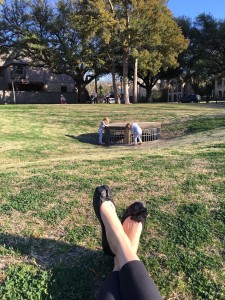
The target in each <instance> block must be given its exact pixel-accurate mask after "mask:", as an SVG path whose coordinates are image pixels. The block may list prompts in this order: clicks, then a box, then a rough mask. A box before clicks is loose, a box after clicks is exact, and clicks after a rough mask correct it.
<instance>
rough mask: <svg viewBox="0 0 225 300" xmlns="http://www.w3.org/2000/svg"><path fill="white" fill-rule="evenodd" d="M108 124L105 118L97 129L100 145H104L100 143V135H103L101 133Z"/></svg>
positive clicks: (107, 119)
mask: <svg viewBox="0 0 225 300" xmlns="http://www.w3.org/2000/svg"><path fill="white" fill-rule="evenodd" d="M108 124H109V118H107V117H105V118H104V119H102V121H101V122H100V124H99V128H98V134H99V138H98V143H99V144H100V145H103V144H104V143H103V142H102V135H103V131H104V129H105V127H107V125H108Z"/></svg>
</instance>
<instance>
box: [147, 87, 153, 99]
mask: <svg viewBox="0 0 225 300" xmlns="http://www.w3.org/2000/svg"><path fill="white" fill-rule="evenodd" d="M146 100H147V102H148V103H152V88H151V86H150V85H148V86H146Z"/></svg>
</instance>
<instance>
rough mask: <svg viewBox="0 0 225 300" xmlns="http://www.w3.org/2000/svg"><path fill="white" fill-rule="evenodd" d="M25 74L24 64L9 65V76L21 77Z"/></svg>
mask: <svg viewBox="0 0 225 300" xmlns="http://www.w3.org/2000/svg"><path fill="white" fill-rule="evenodd" d="M24 75H25V68H24V65H12V66H11V67H10V77H11V78H15V77H21V76H24Z"/></svg>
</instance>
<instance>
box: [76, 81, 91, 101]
mask: <svg viewBox="0 0 225 300" xmlns="http://www.w3.org/2000/svg"><path fill="white" fill-rule="evenodd" d="M77 89H78V103H87V101H88V100H89V94H88V91H87V89H86V87H85V84H84V83H78V84H77Z"/></svg>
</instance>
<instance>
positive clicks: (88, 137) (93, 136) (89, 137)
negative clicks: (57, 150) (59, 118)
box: [66, 133, 98, 145]
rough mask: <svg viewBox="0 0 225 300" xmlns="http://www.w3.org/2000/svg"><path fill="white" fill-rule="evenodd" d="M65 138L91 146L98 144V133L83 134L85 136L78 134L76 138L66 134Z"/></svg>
mask: <svg viewBox="0 0 225 300" xmlns="http://www.w3.org/2000/svg"><path fill="white" fill-rule="evenodd" d="M66 137H69V138H71V139H74V140H78V141H79V142H81V143H86V144H93V145H97V144H98V133H85V134H80V135H78V136H75V135H69V134H66Z"/></svg>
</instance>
